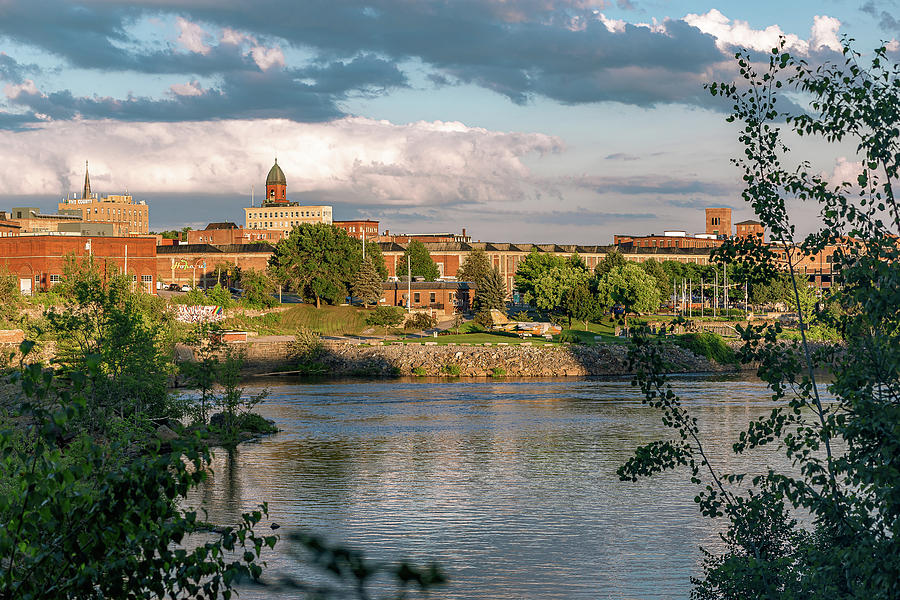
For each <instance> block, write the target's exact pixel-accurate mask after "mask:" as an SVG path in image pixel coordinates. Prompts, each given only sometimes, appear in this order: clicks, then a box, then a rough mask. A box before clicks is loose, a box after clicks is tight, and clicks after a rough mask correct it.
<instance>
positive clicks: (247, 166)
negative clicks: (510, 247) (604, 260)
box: [0, 0, 900, 244]
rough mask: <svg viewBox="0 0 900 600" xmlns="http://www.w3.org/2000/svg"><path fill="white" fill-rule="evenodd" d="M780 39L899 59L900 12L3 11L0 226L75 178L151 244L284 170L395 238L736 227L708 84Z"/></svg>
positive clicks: (463, 8)
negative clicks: (142, 214)
mask: <svg viewBox="0 0 900 600" xmlns="http://www.w3.org/2000/svg"><path fill="white" fill-rule="evenodd" d="M781 35H783V36H785V37H786V40H787V45H788V47H789V49H790V50H791V52H792V53H794V54H795V55H797V56H800V57H803V58H805V59H807V60H809V61H810V62H812V63H817V62H822V61H827V60H836V59H838V58H839V57H840V54H839V52H840V49H841V40H842V39H843V38H844V36H847V37H849V38H853V39H854V40H855V47H856V48H857V49H859V50H860V51H863V52H864V53H865V52H867V51H870V50H871V49H873V48H875V47H877V46H879V45H880V44H881V43H882V42H884V43H886V45H887V48H888V50H889V54H890V55H891V56H892V57H893V58H895V59H896V58H897V57H898V56H900V44H898V42H897V39H898V38H900V1H898V0H856V1H853V2H843V1H837V0H820V1H818V2H806V1H802V0H798V1H795V2H783V1H781V2H771V1H768V0H760V1H757V2H730V1H723V0H718V1H716V2H715V3H700V2H679V1H675V0H672V1H667V0H520V1H516V0H444V1H433V0H372V1H367V2H360V1H357V0H338V1H334V0H331V1H323V0H256V1H255V2H252V3H251V2H245V1H237V0H185V1H180V0H178V1H176V0H129V1H127V2H125V1H119V0H93V1H61V0H0V209H8V208H11V207H13V206H26V205H27V206H38V207H41V208H42V210H44V211H54V210H55V208H56V204H57V202H58V201H59V200H60V198H62V197H64V196H65V195H66V194H67V193H70V192H79V191H80V190H81V186H82V183H83V179H84V165H85V161H89V164H90V173H91V183H92V188H93V191H94V192H100V193H101V194H117V193H123V192H126V191H127V192H128V193H130V194H132V195H133V196H134V197H135V199H136V200H144V201H146V202H147V203H148V204H149V206H150V226H151V229H153V230H158V231H160V230H164V229H169V228H181V227H184V226H190V227H193V228H195V229H196V228H203V227H205V225H206V224H207V223H208V222H212V221H229V220H230V221H234V222H236V223H238V224H243V220H244V219H243V211H242V210H241V209H242V207H244V206H249V203H250V199H251V194H253V195H254V196H255V198H257V199H258V198H260V196H261V195H262V193H264V186H265V176H266V173H267V172H268V169H269V168H270V167H271V165H272V163H273V161H274V159H275V158H276V157H277V159H278V164H279V165H280V166H281V167H282V169H283V170H284V172H285V175H286V178H287V183H288V187H287V192H288V198H289V199H290V200H293V201H297V202H301V203H307V204H331V205H333V206H334V216H335V219H338V220H343V219H348V220H349V219H357V218H370V219H377V220H379V221H381V229H382V230H385V229H390V230H391V232H394V233H417V232H444V231H453V232H459V231H460V230H461V229H462V228H466V229H467V232H468V233H469V235H471V236H472V237H473V239H476V240H483V241H498V242H502V241H511V242H545V243H546V242H558V243H579V244H606V243H610V242H611V240H612V236H613V235H614V234H616V233H621V234H650V233H661V232H662V231H663V230H667V229H683V230H686V231H688V232H691V233H693V232H700V231H702V230H703V209H704V208H705V207H713V206H730V207H732V208H733V209H734V211H735V218H734V220H735V221H739V220H742V219H744V218H752V217H753V213H752V210H751V209H750V208H749V207H747V206H745V205H744V203H743V201H742V200H741V197H740V193H741V181H740V172H739V171H738V170H737V169H736V168H735V167H734V166H732V165H731V163H730V161H729V159H730V157H732V156H734V155H736V154H737V153H738V152H740V147H739V146H738V143H737V130H736V128H735V126H734V125H732V124H728V123H726V122H725V117H726V115H727V110H728V108H729V107H728V106H727V105H726V104H724V103H723V102H722V101H721V99H717V98H713V97H712V96H711V95H710V94H708V93H707V92H706V91H705V90H704V89H703V84H704V83H706V82H710V81H716V80H720V81H730V80H732V79H733V78H734V77H735V75H736V71H735V63H734V58H733V56H734V53H735V51H737V50H739V49H742V48H744V49H748V50H750V51H753V52H765V51H766V50H768V49H769V48H771V47H772V46H773V44H775V43H776V42H777V40H778V38H779V36H781ZM797 151H798V152H800V153H801V154H802V156H803V157H804V158H810V160H812V161H813V163H814V164H815V165H816V168H818V169H821V171H822V172H823V173H826V174H831V175H832V176H834V177H838V176H840V175H841V174H846V173H852V172H853V165H854V164H855V157H854V156H853V151H852V148H838V149H837V150H835V149H833V148H829V149H826V148H823V147H821V144H816V143H812V142H806V141H804V142H802V143H801V144H800V145H799V147H798V150H797ZM799 218H800V219H801V221H804V222H803V223H801V229H802V228H803V227H806V228H811V227H812V226H813V225H814V221H815V212H814V210H812V209H809V210H806V211H805V212H804V211H801V212H800V213H799Z"/></svg>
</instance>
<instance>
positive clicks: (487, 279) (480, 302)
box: [472, 269, 506, 312]
mask: <svg viewBox="0 0 900 600" xmlns="http://www.w3.org/2000/svg"><path fill="white" fill-rule="evenodd" d="M472 307H473V308H474V309H475V310H476V312H484V311H489V310H491V309H492V308H493V309H496V310H503V309H504V308H505V307H506V285H505V284H504V283H503V277H502V276H501V275H500V271H498V270H497V269H489V270H488V272H487V273H486V274H485V275H484V276H483V277H482V278H481V279H479V280H477V282H476V284H475V298H474V301H473V302H472Z"/></svg>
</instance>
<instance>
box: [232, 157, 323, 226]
mask: <svg viewBox="0 0 900 600" xmlns="http://www.w3.org/2000/svg"><path fill="white" fill-rule="evenodd" d="M332 220H333V219H332V208H331V207H330V206H323V205H319V206H300V205H299V204H297V203H296V202H289V201H288V199H287V178H286V177H285V176H284V171H282V170H281V167H279V166H278V159H275V164H274V165H272V168H271V169H269V174H268V175H267V176H266V197H265V199H264V200H263V202H262V206H251V207H250V208H244V227H246V228H247V229H277V230H281V231H285V232H289V231H290V230H291V229H293V228H294V227H296V226H297V225H301V224H303V223H331V222H332Z"/></svg>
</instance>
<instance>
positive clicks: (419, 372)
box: [412, 367, 426, 377]
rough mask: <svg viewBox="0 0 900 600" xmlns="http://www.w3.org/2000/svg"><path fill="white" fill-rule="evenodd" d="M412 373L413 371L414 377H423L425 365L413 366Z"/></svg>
mask: <svg viewBox="0 0 900 600" xmlns="http://www.w3.org/2000/svg"><path fill="white" fill-rule="evenodd" d="M412 373H413V375H415V376H416V377H425V375H426V372H425V367H415V368H414V369H413V370H412Z"/></svg>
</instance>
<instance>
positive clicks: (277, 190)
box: [263, 158, 288, 206]
mask: <svg viewBox="0 0 900 600" xmlns="http://www.w3.org/2000/svg"><path fill="white" fill-rule="evenodd" d="M286 193H287V179H285V178H284V171H282V170H281V167H279V166H278V159H277V158H276V159H275V164H274V165H272V168H271V169H269V174H268V176H266V199H265V200H264V201H263V206H272V205H275V206H277V205H280V204H287V203H288V201H287V196H286Z"/></svg>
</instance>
